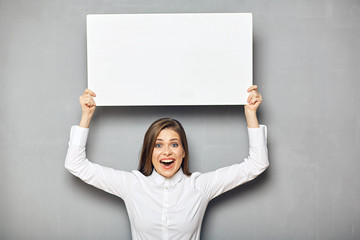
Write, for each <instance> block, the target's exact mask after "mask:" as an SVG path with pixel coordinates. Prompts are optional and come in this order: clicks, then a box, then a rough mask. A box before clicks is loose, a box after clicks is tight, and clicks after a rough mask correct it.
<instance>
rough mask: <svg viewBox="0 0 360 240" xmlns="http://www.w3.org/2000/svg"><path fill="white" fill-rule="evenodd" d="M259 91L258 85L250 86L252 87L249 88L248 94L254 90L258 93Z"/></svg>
mask: <svg viewBox="0 0 360 240" xmlns="http://www.w3.org/2000/svg"><path fill="white" fill-rule="evenodd" d="M257 89H258V86H257V85H252V86H250V87H249V88H248V90H247V92H251V91H253V90H255V91H257Z"/></svg>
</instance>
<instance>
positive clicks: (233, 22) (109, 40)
mask: <svg viewBox="0 0 360 240" xmlns="http://www.w3.org/2000/svg"><path fill="white" fill-rule="evenodd" d="M87 58H88V88H89V89H91V90H93V91H94V92H95V93H96V94H97V97H96V99H95V101H96V104H97V105H98V106H146V105H239V104H246V99H247V96H248V93H247V92H246V90H247V88H248V87H249V86H251V85H252V14H251V13H197V14H187V13H186V14H183V13H172V14H90V15H87Z"/></svg>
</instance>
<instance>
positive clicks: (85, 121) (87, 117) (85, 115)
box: [79, 88, 96, 128]
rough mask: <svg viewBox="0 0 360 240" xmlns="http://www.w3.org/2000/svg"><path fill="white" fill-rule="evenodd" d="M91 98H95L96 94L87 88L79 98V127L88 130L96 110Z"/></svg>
mask: <svg viewBox="0 0 360 240" xmlns="http://www.w3.org/2000/svg"><path fill="white" fill-rule="evenodd" d="M93 97H96V94H95V93H94V92H93V91H91V90H90V89H88V88H87V89H85V91H84V94H83V95H81V96H80V97H79V102H80V105H81V111H82V115H81V120H80V124H79V126H80V127H83V128H88V127H89V126H90V121H91V118H92V117H93V115H94V112H95V109H96V103H95V100H94V98H93Z"/></svg>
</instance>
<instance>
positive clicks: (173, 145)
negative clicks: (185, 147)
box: [171, 143, 179, 147]
mask: <svg viewBox="0 0 360 240" xmlns="http://www.w3.org/2000/svg"><path fill="white" fill-rule="evenodd" d="M171 146H172V147H178V146H179V144H177V143H173V144H171Z"/></svg>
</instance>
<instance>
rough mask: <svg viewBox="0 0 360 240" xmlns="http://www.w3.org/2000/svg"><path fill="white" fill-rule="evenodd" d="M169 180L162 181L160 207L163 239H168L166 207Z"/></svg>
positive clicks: (167, 206) (167, 203) (167, 204)
mask: <svg viewBox="0 0 360 240" xmlns="http://www.w3.org/2000/svg"><path fill="white" fill-rule="evenodd" d="M169 186H170V184H169V181H168V180H166V181H165V183H164V191H163V209H162V218H161V223H162V233H163V234H162V236H163V238H162V239H164V240H167V239H169V229H168V227H169V217H168V208H169Z"/></svg>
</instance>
